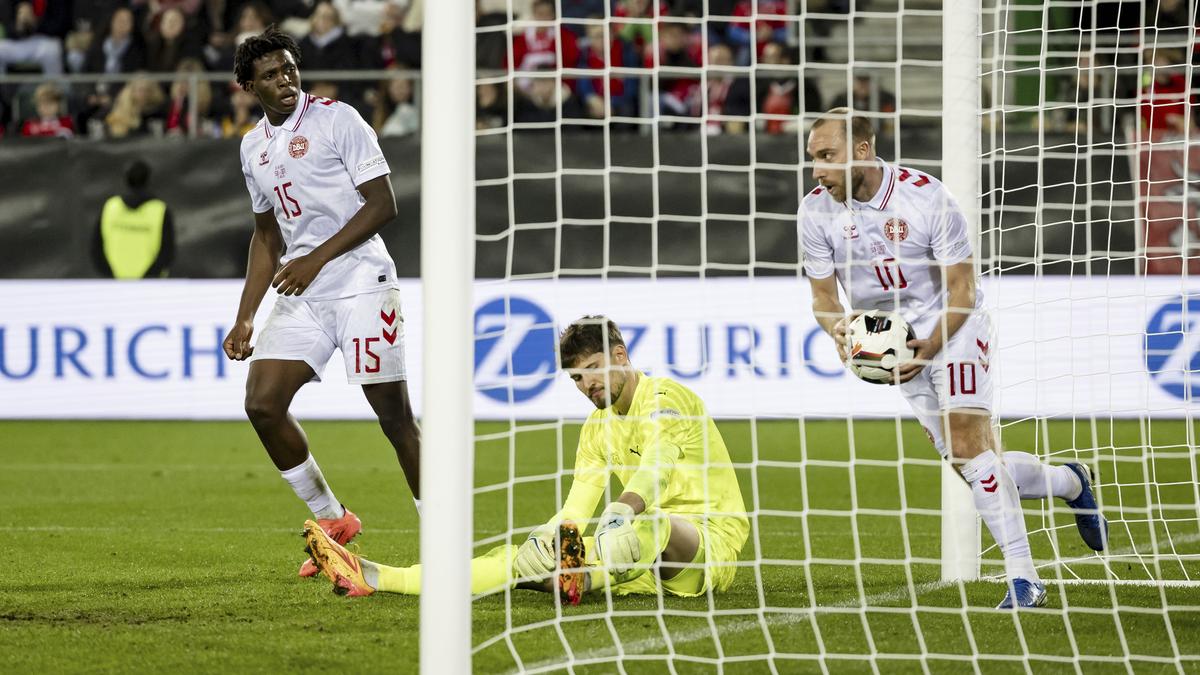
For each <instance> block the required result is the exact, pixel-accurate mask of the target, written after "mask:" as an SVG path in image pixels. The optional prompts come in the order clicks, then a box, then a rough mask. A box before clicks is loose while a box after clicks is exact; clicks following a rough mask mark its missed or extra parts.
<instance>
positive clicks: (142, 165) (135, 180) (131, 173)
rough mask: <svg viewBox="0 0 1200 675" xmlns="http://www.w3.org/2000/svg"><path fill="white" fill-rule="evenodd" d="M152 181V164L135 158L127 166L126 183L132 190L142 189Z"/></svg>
mask: <svg viewBox="0 0 1200 675" xmlns="http://www.w3.org/2000/svg"><path fill="white" fill-rule="evenodd" d="M149 182H150V165H149V164H147V163H146V162H144V161H142V160H140V159H135V160H133V162H131V163H130V164H129V166H128V167H126V168H125V184H126V185H128V186H129V188H130V189H132V190H140V189H142V188H144V187H146V184H147V183H149Z"/></svg>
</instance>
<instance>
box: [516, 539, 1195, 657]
mask: <svg viewBox="0 0 1200 675" xmlns="http://www.w3.org/2000/svg"><path fill="white" fill-rule="evenodd" d="M1172 541H1173V542H1175V544H1190V543H1192V542H1196V541H1200V534H1184V535H1180V536H1178V537H1173V538H1172ZM1136 552H1137V551H1136V550H1135V549H1134V548H1133V547H1127V548H1122V549H1117V550H1115V551H1112V552H1111V553H1109V555H1111V556H1121V555H1130V554H1133V553H1136ZM983 581H991V582H995V583H1000V582H1001V581H1003V580H1002V579H999V578H992V579H983ZM1043 581H1044V582H1045V583H1046V584H1060V583H1061V584H1065V585H1076V584H1080V585H1082V584H1096V585H1106V584H1115V585H1118V586H1167V587H1172V588H1174V587H1182V588H1200V580H1182V579H1179V580H1162V581H1158V580H1154V579H1130V580H1120V579H1111V580H1110V579H1062V580H1061V581H1060V580H1058V579H1043ZM957 583H958V582H956V581H929V582H925V583H922V584H915V585H914V586H913V593H911V594H910V593H909V590H908V589H907V588H902V589H897V590H894V591H888V592H886V593H876V594H875V595H868V596H867V597H866V598H865V599H864V602H862V603H859V602H858V601H857V600H853V601H849V600H847V601H843V602H836V603H832V604H829V605H823V607H829V608H838V609H843V608H848V607H860V606H862V607H870V606H872V605H880V604H884V603H888V602H895V601H897V600H904V599H905V598H908V597H910V596H911V597H913V598H915V597H917V596H919V595H924V594H925V593H932V592H933V591H938V590H942V589H944V588H949V587H950V586H954V585H957ZM820 609H821V607H817V608H816V611H820ZM760 611H762V612H763V613H764V614H770V616H763V617H762V618H761V620H760V619H759V618H754V619H742V620H739V621H733V622H730V623H726V624H722V625H721V626H720V629H719V630H720V633H721V635H722V636H724V635H728V634H733V633H744V632H748V631H752V630H761V629H762V627H763V624H764V623H766V624H767V625H768V626H788V625H791V624H794V623H798V622H800V621H807V620H808V619H809V617H810V615H811V614H813V612H814V610H813V609H812V608H804V609H800V610H797V611H795V612H784V611H780V610H778V609H772V610H770V611H765V610H760ZM712 636H713V633H712V631H711V630H693V631H688V632H685V633H682V634H680V635H679V637H677V638H672V639H671V644H672V645H680V644H688V643H691V642H696V641H698V640H703V639H706V638H712ZM665 646H666V643H665V642H663V640H662V639H661V638H658V637H648V638H642V639H640V640H634V641H633V642H627V643H624V644H623V645H622V647H623V649H622V651H623V652H624V653H625V654H641V653H643V652H647V651H650V650H652V649H659V648H662V647H665ZM617 655H618V653H617V650H616V649H615V648H612V647H598V648H596V649H589V650H587V651H583V652H575V655H574V658H573V659H572V660H571V661H570V662H569V663H564V662H563V661H562V660H560V659H546V660H543V661H538V662H536V663H533V664H530V665H529V666H527V667H526V668H525V669H524V670H511V671H508V672H509V673H519V672H526V673H535V672H539V671H546V670H555V669H560V668H562V667H563V666H566V665H569V664H577V663H580V662H584V663H587V662H592V661H596V660H599V659H604V658H615V657H616V656H617Z"/></svg>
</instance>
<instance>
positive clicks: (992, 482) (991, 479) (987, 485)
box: [979, 474, 1000, 492]
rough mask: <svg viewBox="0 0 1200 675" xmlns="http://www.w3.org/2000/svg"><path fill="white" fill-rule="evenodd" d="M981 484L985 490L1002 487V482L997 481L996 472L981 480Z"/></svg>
mask: <svg viewBox="0 0 1200 675" xmlns="http://www.w3.org/2000/svg"><path fill="white" fill-rule="evenodd" d="M979 484H980V485H982V486H983V491H984V492H995V491H996V488H998V487H1000V484H999V483H997V482H996V474H991V475H989V476H988V477H987V478H984V479H983V480H981V481H979Z"/></svg>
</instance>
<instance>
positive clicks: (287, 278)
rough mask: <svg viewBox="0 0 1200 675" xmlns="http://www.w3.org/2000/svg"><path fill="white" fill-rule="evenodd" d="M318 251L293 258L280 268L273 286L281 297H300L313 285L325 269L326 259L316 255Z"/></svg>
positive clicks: (273, 280)
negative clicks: (314, 280) (322, 269)
mask: <svg viewBox="0 0 1200 675" xmlns="http://www.w3.org/2000/svg"><path fill="white" fill-rule="evenodd" d="M315 253H316V251H313V252H310V253H307V254H305V255H302V256H300V257H298V258H292V259H291V260H289V261H287V263H286V264H285V265H284V266H283V267H281V268H279V271H278V272H276V273H275V278H274V279H272V280H271V285H272V286H274V287H275V290H276V291H278V292H279V294H280V295H300V294H301V293H303V292H304V291H306V290H307V289H308V287H309V286H311V285H312V282H313V279H316V278H317V275H318V274H320V273H321V268H322V267H325V259H324V258H322V257H320V256H318V255H315Z"/></svg>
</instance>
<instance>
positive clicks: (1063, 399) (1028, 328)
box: [0, 276, 1200, 420]
mask: <svg viewBox="0 0 1200 675" xmlns="http://www.w3.org/2000/svg"><path fill="white" fill-rule="evenodd" d="M401 288H402V294H403V298H404V310H403V311H404V314H405V315H406V316H407V317H410V318H413V319H415V320H414V322H413V323H409V324H406V349H407V363H408V369H409V379H410V383H411V385H412V387H413V389H414V395H413V402H414V404H415V405H416V406H418V411H417V412H418V414H419V413H420V409H419V406H420V405H421V401H422V400H423V398H422V396H421V391H420V387H421V384H420V383H421V363H422V359H421V355H422V337H421V334H422V328H423V327H421V326H420V325H418V323H419V317H421V316H422V311H421V309H422V308H421V292H420V291H421V289H420V284H419V282H417V281H415V280H405V281H402V282H401ZM240 291H241V282H240V281H236V280H219V281H218V280H210V281H182V280H180V281H174V280H162V281H143V282H133V283H130V282H107V281H3V282H0V418H10V419H11V418H17V419H20V418H88V419H109V418H114V419H152V418H154V419H161V418H167V419H174V418H180V419H241V418H243V416H244V414H243V412H242V399H243V383H244V381H245V373H246V368H247V366H246V364H244V363H234V362H231V361H228V360H227V359H226V358H225V356H224V355H223V354H222V353H221V348H220V344H221V340H222V338H223V337H224V335H225V332H226V330H227V329H228V327H229V325H230V321H231V320H232V318H233V314H234V310H235V308H236V307H237V299H238V296H239V294H240ZM474 293H475V303H474V308H473V316H474V330H475V336H476V343H475V344H476V348H475V364H474V368H475V386H476V391H477V393H476V395H475V399H474V409H475V414H476V417H477V418H478V419H521V420H525V419H557V418H559V417H563V416H566V417H578V418H583V417H584V416H586V415H587V414H588V412H589V406H588V404H587V403H586V402H585V401H584V400H583V399H582V398H581V397H580V396H579V394H578V393H577V392H576V391H575V390H574V387H573V386H572V383H571V382H570V381H569V380H568V379H567V378H566V377H564V376H562V375H561V373H560V372H559V371H558V368H557V364H556V362H555V350H554V346H555V341H556V336H557V330H558V328H559V327H562V326H564V325H566V323H567V322H569V321H571V320H573V319H576V318H578V317H579V316H582V315H584V314H595V313H605V314H608V315H610V316H611V317H613V318H614V319H615V320H616V321H618V322H619V323H620V325H621V326H622V328H623V329H624V331H625V337H626V340H627V341H628V345H629V349H630V354H631V359H632V361H633V363H634V364H635V365H636V366H638V367H639V368H642V369H645V370H648V371H650V372H662V373H667V374H670V375H671V376H672V377H675V378H678V379H680V380H681V381H683V382H685V383H687V384H688V385H689V386H691V387H693V388H695V389H696V391H697V392H699V393H700V395H701V396H702V397H703V398H704V400H705V401H706V402H707V403H708V405H709V406H710V408H711V412H712V414H713V415H714V416H716V417H739V416H746V417H750V416H753V417H757V418H763V417H789V418H795V417H843V416H846V415H848V414H849V415H853V416H861V417H872V416H873V417H878V416H885V417H890V416H895V415H900V416H904V417H908V416H909V411H908V409H907V406H906V404H905V403H904V401H903V399H902V398H901V397H900V395H899V393H898V392H896V391H894V390H893V389H891V388H889V387H886V386H870V385H867V384H865V383H861V382H859V381H857V380H855V379H854V378H853V377H851V376H850V375H849V374H848V373H847V372H846V371H845V370H844V369H843V368H842V367H841V366H840V365H839V364H838V362H837V359H836V356H835V355H834V350H833V345H832V343H831V341H830V339H829V338H828V337H827V336H825V335H824V334H823V333H821V331H820V329H819V328H818V327H817V325H816V322H815V321H814V319H813V317H812V313H811V309H810V305H809V302H810V300H809V298H810V295H809V290H808V285H807V282H806V281H805V280H803V279H795V278H758V279H742V278H717V279H707V280H690V279H660V280H658V281H649V280H608V281H599V280H586V279H581V280H559V281H524V282H521V281H516V282H507V283H499V282H487V281H480V282H477V283H476V285H475V289H474ZM985 293H986V301H987V304H988V306H989V307H991V308H992V310H993V316H994V319H995V323H996V327H997V329H998V334H999V335H998V337H997V338H996V340H995V341H994V342H993V344H992V345H991V346H990V353H991V354H993V355H994V359H995V364H996V366H997V369H996V371H994V372H995V374H996V376H997V377H998V380H997V388H996V391H997V393H998V405H999V412H1000V414H1001V415H1002V416H1004V417H1008V418H1014V417H1025V416H1038V417H1055V416H1065V417H1087V416H1089V415H1097V416H1100V417H1102V418H1107V417H1138V416H1144V415H1151V416H1153V417H1185V416H1187V415H1189V414H1195V411H1194V408H1193V407H1192V406H1193V401H1194V400H1195V399H1196V397H1197V394H1200V392H1198V391H1197V389H1200V373H1197V370H1200V344H1196V341H1195V340H1194V339H1192V337H1190V336H1192V335H1195V334H1196V332H1195V329H1194V325H1195V322H1196V320H1197V319H1196V318H1195V317H1200V283H1197V282H1194V281H1191V280H1190V279H1186V278H1183V279H1181V278H1180V277H1133V276H1129V277H1109V278H1096V279H1094V280H1087V279H1083V278H1076V279H1071V278H1069V277H1051V276H1047V277H1042V278H1034V277H1014V276H1010V277H1003V278H1002V279H1000V280H997V281H991V282H988V283H987V285H986V286H985ZM697 298H704V301H703V302H697V301H696V299H697ZM272 303H273V300H272V297H271V296H270V294H268V298H267V299H266V300H265V301H264V303H263V307H262V309H261V311H260V313H259V317H258V321H257V325H258V326H259V327H260V328H261V326H262V321H263V319H264V318H265V316H266V313H267V312H268V311H269V310H270V307H271V305H272ZM321 375H322V378H323V379H324V380H325V382H324V383H322V384H319V385H316V386H308V387H305V388H304V389H303V390H302V391H301V393H300V395H299V396H298V398H297V400H296V404H295V406H294V412H295V413H296V414H297V415H298V416H299V417H301V418H307V419H313V418H331V419H350V418H354V419H359V418H361V419H370V418H371V411H370V409H369V408H368V406H367V404H366V401H365V400H364V399H363V397H362V396H360V395H358V394H357V393H356V392H353V391H350V390H348V389H347V388H346V387H345V386H338V385H340V384H344V382H345V371H344V368H343V365H342V361H341V359H340V358H339V357H334V358H333V359H331V360H330V363H329V364H328V366H327V367H326V369H325V371H324V372H323V373H322V374H321Z"/></svg>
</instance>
